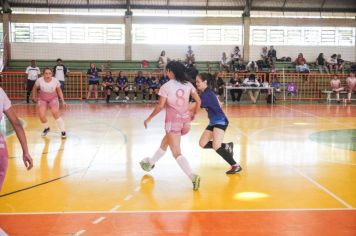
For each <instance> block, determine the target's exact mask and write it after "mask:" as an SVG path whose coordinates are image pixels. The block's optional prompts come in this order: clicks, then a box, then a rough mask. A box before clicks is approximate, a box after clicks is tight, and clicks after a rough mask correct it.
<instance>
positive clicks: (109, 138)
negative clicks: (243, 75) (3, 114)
mask: <svg viewBox="0 0 356 236" xmlns="http://www.w3.org/2000/svg"><path fill="white" fill-rule="evenodd" d="M14 107H15V109H16V112H17V113H18V115H19V116H20V117H22V119H23V122H24V125H25V130H26V133H27V135H28V143H29V148H30V150H31V152H32V156H33V158H34V163H35V167H34V169H33V170H32V171H30V172H26V171H24V170H23V168H22V165H23V164H22V160H21V152H20V151H19V150H20V148H19V143H18V141H17V140H16V138H15V136H14V135H11V134H12V131H11V128H10V127H9V126H7V125H6V123H2V129H3V131H5V132H6V134H7V135H8V138H7V143H8V149H9V158H10V161H9V174H8V175H7V177H6V181H5V184H4V187H3V191H2V193H1V195H0V211H1V215H0V222H1V226H2V229H3V230H4V231H5V232H7V233H9V235H80V234H82V233H83V235H140V234H142V235H231V234H233V235H237V234H243V235H320V234H323V235H324V234H325V235H354V233H355V222H356V221H355V210H354V208H355V205H356V198H355V195H356V189H355V188H354V184H355V178H356V176H355V175H356V172H355V164H356V163H355V160H356V154H355V126H356V119H355V116H356V110H355V107H354V105H352V106H351V105H347V106H338V105H312V104H307V105H274V106H265V105H261V106H256V105H255V106H253V105H251V106H250V105H244V106H227V107H225V112H226V113H227V114H228V116H229V118H230V122H231V126H230V127H232V128H231V129H229V131H228V132H227V133H226V139H227V140H232V141H234V143H235V145H236V147H235V157H237V159H238V161H239V162H240V163H241V166H242V167H243V171H241V172H240V173H238V174H235V175H230V176H228V175H226V174H225V173H224V172H225V171H226V169H227V165H226V163H225V162H223V160H222V159H221V158H220V157H219V156H218V155H217V154H216V153H214V152H211V151H207V150H203V149H201V148H200V147H199V146H198V143H197V142H198V139H199V136H200V133H201V132H202V130H203V129H204V128H205V126H206V122H207V118H206V114H205V113H203V112H201V113H200V114H199V115H198V117H197V118H196V120H195V121H194V123H193V126H192V131H191V133H190V135H188V136H186V137H183V138H182V152H183V153H185V155H186V156H187V157H188V158H189V161H190V163H191V165H192V168H193V169H194V170H196V172H197V173H199V174H200V175H201V178H202V181H201V187H200V189H199V191H192V189H191V183H190V182H189V181H188V180H187V178H186V177H185V176H184V174H182V171H181V170H180V169H179V167H178V166H177V165H176V163H175V161H174V159H173V157H172V156H171V154H169V153H167V154H166V155H165V156H164V157H163V158H162V160H160V162H159V163H157V165H156V168H155V169H154V170H152V172H150V173H149V174H147V173H146V172H144V171H143V170H142V169H141V167H140V166H139V161H140V160H141V159H142V158H143V157H146V156H150V155H152V153H153V152H154V151H155V149H156V148H157V142H158V141H157V140H160V139H161V137H162V135H163V133H164V131H163V129H162V119H163V118H164V117H163V116H162V115H160V116H158V117H157V118H156V119H155V120H154V121H153V122H152V124H151V126H150V127H149V128H148V129H147V130H145V129H144V127H143V119H142V118H141V116H146V115H147V114H148V113H149V112H150V111H151V108H152V105H115V106H112V105H109V106H108V105H103V104H99V105H96V104H89V105H88V104H71V105H70V107H69V108H67V109H66V110H65V111H63V112H64V119H65V120H66V122H67V127H68V128H67V129H68V137H67V139H66V140H64V141H63V140H61V138H60V136H59V132H52V133H50V134H49V135H48V136H47V137H46V138H41V137H40V135H39V134H40V133H41V129H40V128H39V127H38V125H37V123H38V118H37V117H35V115H34V114H35V113H36V111H35V106H33V105H32V106H27V105H23V104H19V105H15V106H14ZM330 224H332V226H331V225H330Z"/></svg>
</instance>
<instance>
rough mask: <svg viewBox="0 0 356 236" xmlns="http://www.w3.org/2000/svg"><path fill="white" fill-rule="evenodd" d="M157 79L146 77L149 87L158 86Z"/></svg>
mask: <svg viewBox="0 0 356 236" xmlns="http://www.w3.org/2000/svg"><path fill="white" fill-rule="evenodd" d="M158 83H159V81H158V79H156V77H152V78H147V85H148V87H149V88H158Z"/></svg>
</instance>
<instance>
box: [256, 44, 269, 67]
mask: <svg viewBox="0 0 356 236" xmlns="http://www.w3.org/2000/svg"><path fill="white" fill-rule="evenodd" d="M256 63H257V66H258V68H259V69H260V70H262V69H263V68H264V67H267V66H268V52H267V47H263V48H262V51H261V53H260V60H258V61H257V62H256Z"/></svg>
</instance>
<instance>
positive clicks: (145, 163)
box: [140, 158, 155, 172]
mask: <svg viewBox="0 0 356 236" xmlns="http://www.w3.org/2000/svg"><path fill="white" fill-rule="evenodd" d="M140 165H141V168H142V169H143V170H144V171H147V172H150V171H151V170H152V169H153V168H154V167H155V165H151V164H150V162H149V161H148V158H145V159H143V160H142V161H140Z"/></svg>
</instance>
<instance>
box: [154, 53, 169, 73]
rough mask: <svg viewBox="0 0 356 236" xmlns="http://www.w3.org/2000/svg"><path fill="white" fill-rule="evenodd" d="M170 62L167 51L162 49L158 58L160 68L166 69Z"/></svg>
mask: <svg viewBox="0 0 356 236" xmlns="http://www.w3.org/2000/svg"><path fill="white" fill-rule="evenodd" d="M168 62H169V58H168V57H167V56H166V51H162V52H161V55H160V56H159V58H158V65H157V66H158V68H160V69H162V70H166V65H167V63H168Z"/></svg>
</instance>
